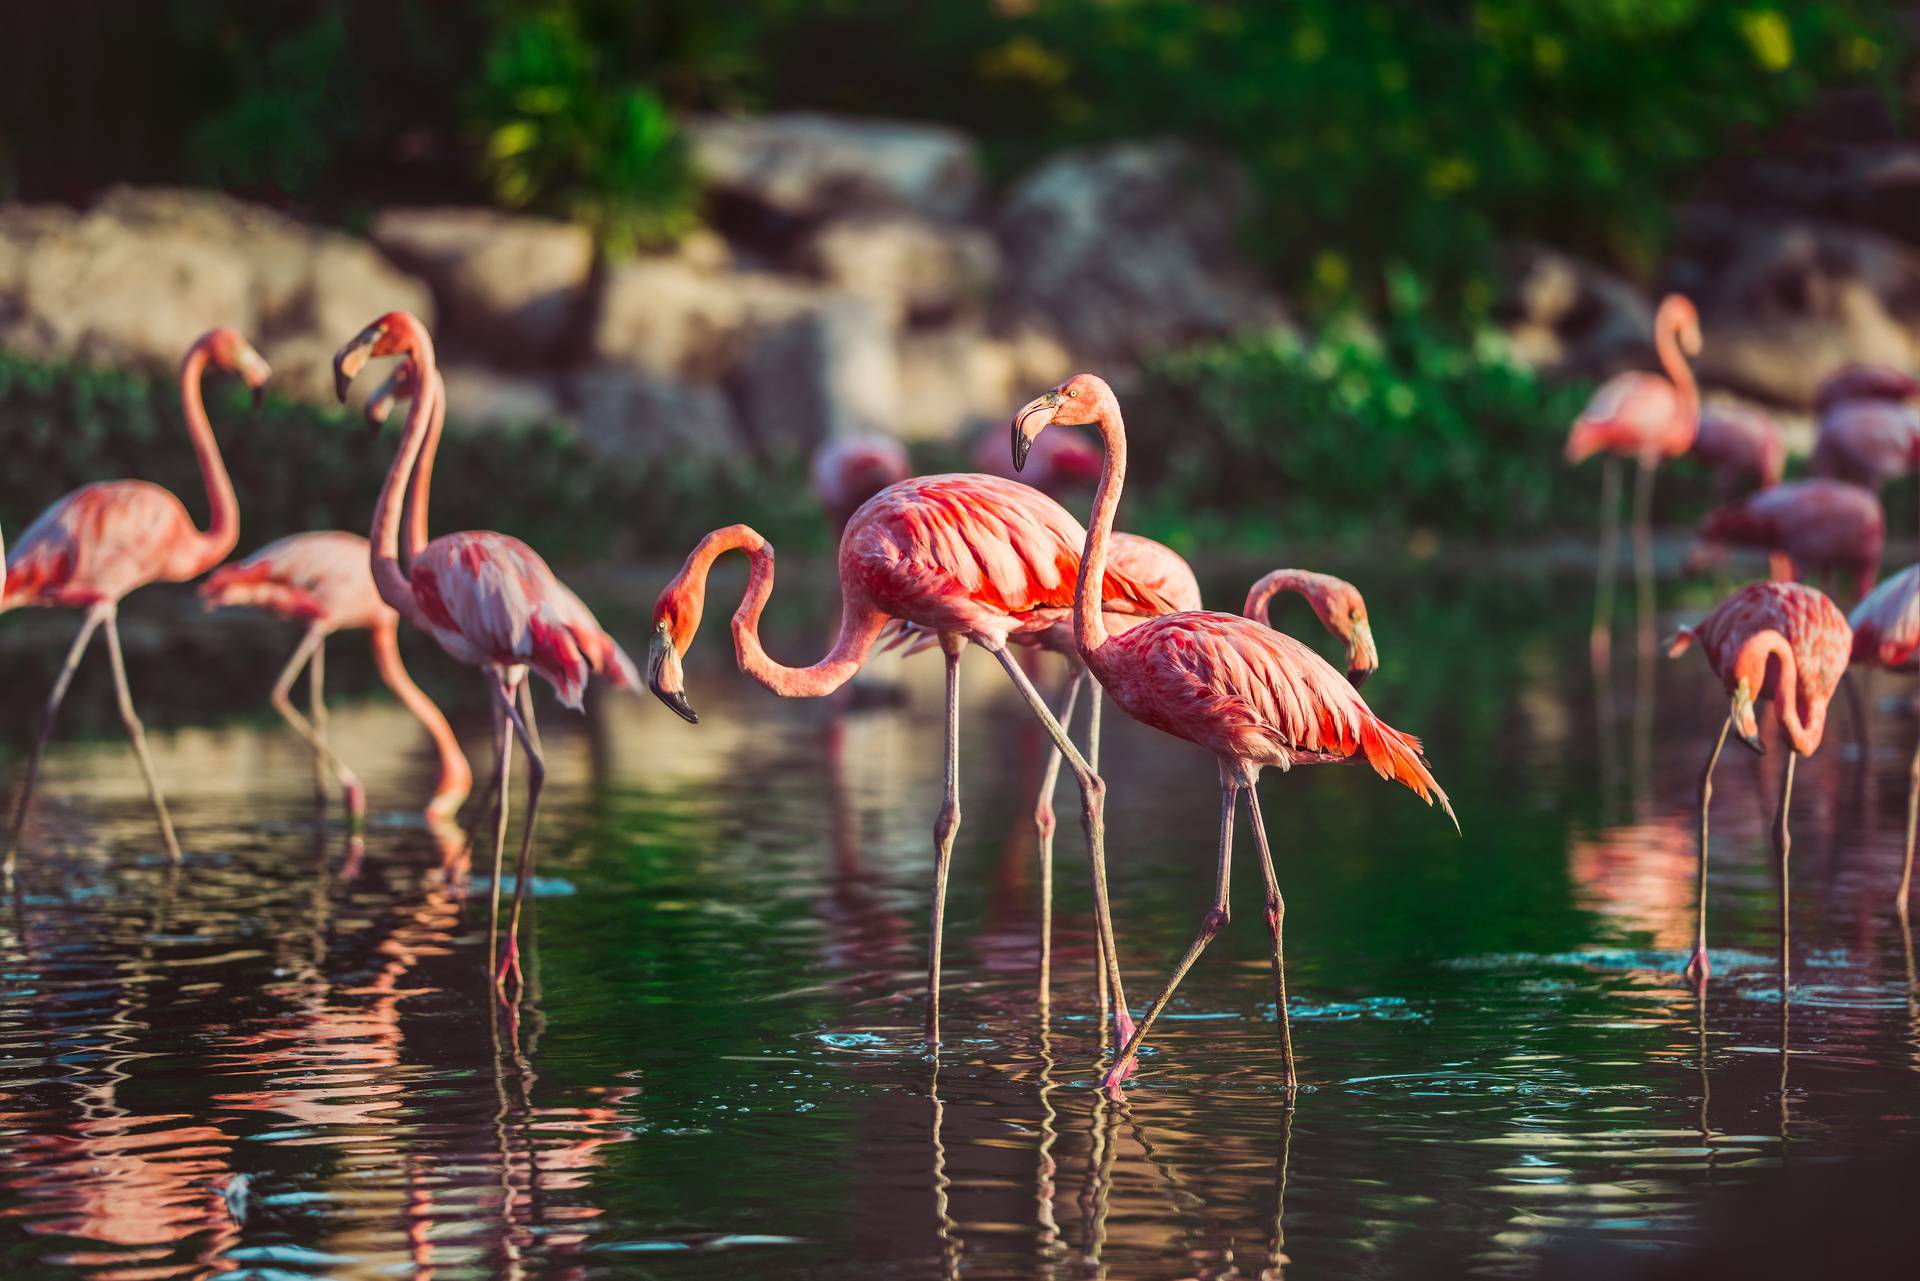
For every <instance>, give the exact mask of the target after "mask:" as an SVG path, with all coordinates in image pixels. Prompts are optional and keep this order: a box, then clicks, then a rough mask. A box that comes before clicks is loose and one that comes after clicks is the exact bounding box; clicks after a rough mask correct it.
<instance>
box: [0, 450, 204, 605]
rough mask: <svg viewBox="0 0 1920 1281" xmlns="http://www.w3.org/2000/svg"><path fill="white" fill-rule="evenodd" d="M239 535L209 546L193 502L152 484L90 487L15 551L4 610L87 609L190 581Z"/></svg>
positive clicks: (36, 525)
mask: <svg viewBox="0 0 1920 1281" xmlns="http://www.w3.org/2000/svg"><path fill="white" fill-rule="evenodd" d="M238 540H239V531H238V529H237V528H236V529H235V530H234V531H233V534H232V535H231V537H230V538H222V539H220V540H218V542H215V543H211V544H210V543H208V542H207V541H206V539H205V537H204V536H203V535H202V534H201V532H200V531H199V530H198V529H196V528H195V527H194V524H193V518H192V517H191V516H189V515H188V514H187V509H186V506H185V505H184V504H183V503H181V501H180V500H179V499H178V498H175V497H174V496H173V494H172V493H170V492H169V491H167V490H165V489H162V488H161V487H160V486H158V485H155V484H153V483H151V482H149V481H144V480H107V481H99V482H97V483H95V484H91V485H83V486H81V487H80V488H79V489H76V490H74V491H73V492H72V493H70V494H68V495H67V496H66V497H64V498H62V499H60V500H59V501H58V502H56V503H54V504H53V506H51V507H49V508H47V509H46V510H45V511H44V512H42V513H41V514H40V516H39V518H38V519H36V520H35V521H34V522H33V524H31V525H29V526H28V527H27V530H26V532H25V533H23V534H21V535H20V537H19V538H18V539H17V540H16V541H15V542H14V544H13V546H12V547H11V548H10V549H9V550H8V555H7V580H6V595H5V598H4V602H0V609H16V608H20V607H23V606H43V607H54V608H70V609H84V608H86V607H88V606H91V605H97V604H103V603H109V602H113V601H118V600H119V599H121V598H122V597H123V596H125V595H126V594H127V593H128V592H131V591H133V590H134V589H135V588H138V587H144V586H146V585H147V584H148V583H154V582H170V583H178V582H185V581H186V580H187V579H190V578H193V577H196V576H197V575H199V574H200V573H202V572H203V571H204V570H205V569H206V568H207V565H208V564H210V563H217V562H218V561H219V560H220V559H222V558H223V557H225V556H226V555H227V553H228V552H230V551H232V550H233V544H234V543H235V542H237V541H238ZM221 544H224V546H223V545H221Z"/></svg>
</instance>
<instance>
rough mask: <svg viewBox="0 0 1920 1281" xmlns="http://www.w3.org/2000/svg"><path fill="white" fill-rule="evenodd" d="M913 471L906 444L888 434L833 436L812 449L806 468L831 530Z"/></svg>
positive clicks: (839, 527)
mask: <svg viewBox="0 0 1920 1281" xmlns="http://www.w3.org/2000/svg"><path fill="white" fill-rule="evenodd" d="M912 474H913V461H912V460H911V459H910V458H908V457H907V447H906V446H905V445H902V444H901V443H900V442H899V441H897V440H895V439H894V438H893V437H891V436H836V437H834V438H833V439H832V440H829V441H826V442H825V443H823V444H822V445H821V446H820V447H819V448H818V449H816V450H814V451H813V461H812V463H811V464H810V465H809V466H808V468H807V475H808V478H809V479H810V480H811V481H812V482H813V496H814V497H815V498H817V499H819V500H820V506H821V507H822V508H824V509H825V510H826V513H827V519H828V520H830V521H832V522H833V531H834V533H836V534H837V533H839V532H840V531H841V530H843V529H845V528H846V527H847V521H849V520H850V519H852V517H853V514H854V512H856V511H858V510H859V509H860V504H862V503H864V502H866V501H867V500H868V499H869V498H872V497H873V496H874V495H875V494H877V493H879V492H880V491H881V490H883V489H885V488H886V487H887V486H888V485H891V484H893V483H894V482H895V481H901V480H905V479H906V478H907V477H908V476H911V475H912Z"/></svg>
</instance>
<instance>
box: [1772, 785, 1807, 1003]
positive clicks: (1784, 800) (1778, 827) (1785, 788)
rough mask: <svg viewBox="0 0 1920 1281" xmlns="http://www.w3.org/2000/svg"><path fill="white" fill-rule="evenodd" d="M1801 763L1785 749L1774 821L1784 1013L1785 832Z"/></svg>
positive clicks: (1788, 843) (1788, 846)
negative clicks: (1796, 768)
mask: <svg viewBox="0 0 1920 1281" xmlns="http://www.w3.org/2000/svg"><path fill="white" fill-rule="evenodd" d="M1799 759H1800V753H1798V752H1796V751H1794V750H1793V749H1792V748H1788V749H1787V768H1786V774H1785V776H1784V777H1783V778H1782V779H1781V780H1780V808H1779V810H1778V812H1776V813H1775V814H1774V817H1773V844H1774V848H1775V849H1776V850H1778V851H1779V854H1780V1002H1781V1009H1782V1010H1783V1011H1784V1010H1785V1009H1786V1001H1787V973H1788V959H1789V958H1788V952H1787V947H1788V943H1789V942H1790V931H1789V928H1788V913H1787V869H1788V857H1789V855H1791V853H1792V852H1793V837H1792V835H1791V834H1790V833H1788V831H1787V807H1788V805H1789V804H1790V803H1791V802H1792V800H1793V766H1794V762H1796V761H1798V760H1799Z"/></svg>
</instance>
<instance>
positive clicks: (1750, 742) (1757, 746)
mask: <svg viewBox="0 0 1920 1281" xmlns="http://www.w3.org/2000/svg"><path fill="white" fill-rule="evenodd" d="M1740 741H1741V742H1743V743H1745V744H1746V745H1747V746H1748V747H1750V748H1752V749H1753V754H1754V755H1755V756H1765V755H1766V754H1767V748H1766V745H1765V744H1764V743H1762V742H1761V741H1760V740H1759V739H1758V738H1749V737H1748V736H1747V735H1745V734H1742V735H1740Z"/></svg>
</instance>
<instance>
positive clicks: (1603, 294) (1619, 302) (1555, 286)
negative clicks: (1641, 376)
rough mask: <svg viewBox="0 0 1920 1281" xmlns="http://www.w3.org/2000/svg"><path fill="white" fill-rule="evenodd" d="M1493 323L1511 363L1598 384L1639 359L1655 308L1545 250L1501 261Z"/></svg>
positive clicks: (1647, 344) (1616, 282) (1527, 248)
mask: <svg viewBox="0 0 1920 1281" xmlns="http://www.w3.org/2000/svg"><path fill="white" fill-rule="evenodd" d="M1500 278H1501V285H1502V294H1501V298H1500V303H1499V306H1498V308H1497V312H1496V314H1497V318H1498V319H1499V322H1500V324H1501V327H1502V328H1503V329H1504V330H1505V331H1506V334H1507V339H1508V341H1509V342H1510V343H1511V344H1512V349H1513V354H1514V356H1515V358H1517V359H1519V360H1521V361H1523V362H1524V363H1526V364H1529V365H1533V366H1536V367H1538V368H1543V369H1556V370H1566V371H1568V372H1570V373H1577V374H1585V375H1589V376H1598V375H1604V374H1608V373H1612V372H1614V371H1615V370H1617V369H1620V368H1622V367H1623V366H1625V365H1628V364H1631V363H1633V362H1635V361H1637V360H1641V359H1644V358H1645V357H1646V355H1647V354H1648V353H1650V352H1651V350H1652V346H1653V307H1652V306H1651V305H1650V303H1649V302H1648V300H1647V297H1646V295H1645V294H1643V293H1641V292H1640V290H1639V289H1637V288H1635V287H1634V286H1633V285H1632V284H1630V283H1628V282H1627V281H1625V280H1623V279H1621V278H1620V277H1618V276H1615V275H1613V274H1612V273H1611V272H1607V271H1604V270H1602V269H1600V268H1599V267H1596V266H1594V265H1593V264H1591V263H1586V262H1582V261H1580V260H1579V259H1577V258H1574V257H1572V256H1570V255H1568V254H1564V253H1560V252H1559V251H1557V250H1553V249H1549V248H1546V247H1545V246H1543V245H1516V246H1513V247H1511V248H1509V249H1507V250H1506V251H1505V252H1504V253H1503V254H1502V255H1501V273H1500Z"/></svg>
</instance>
